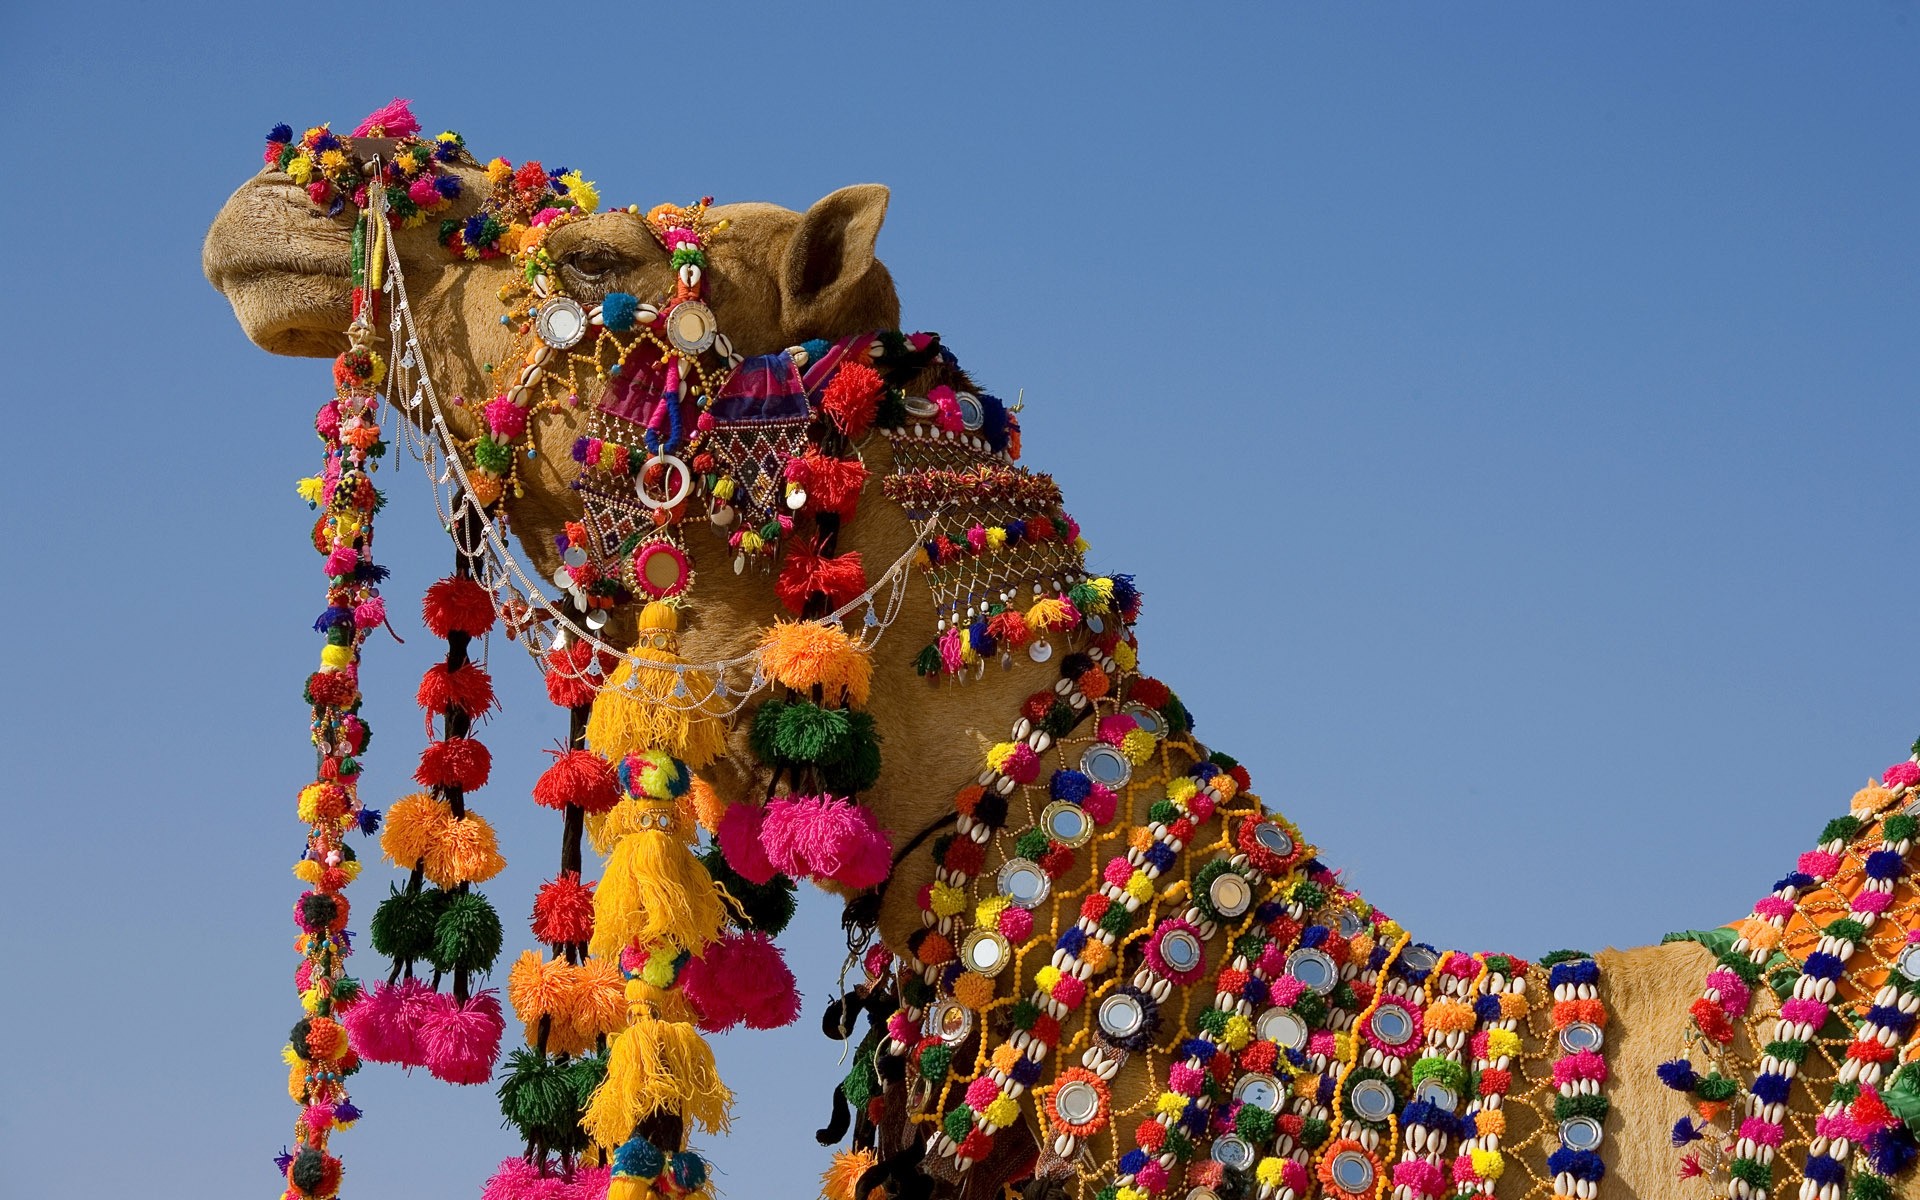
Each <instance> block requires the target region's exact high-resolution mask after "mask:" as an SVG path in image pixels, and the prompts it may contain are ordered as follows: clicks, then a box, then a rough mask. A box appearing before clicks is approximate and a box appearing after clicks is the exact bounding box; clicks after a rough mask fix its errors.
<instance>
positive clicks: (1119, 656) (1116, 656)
mask: <svg viewBox="0 0 1920 1200" xmlns="http://www.w3.org/2000/svg"><path fill="white" fill-rule="evenodd" d="M1113 663H1114V665H1115V666H1117V667H1119V668H1120V669H1121V670H1122V671H1131V670H1133V669H1134V668H1135V667H1137V666H1139V665H1140V652H1139V651H1138V650H1135V649H1134V648H1133V647H1132V646H1130V645H1128V644H1127V643H1126V642H1121V643H1120V644H1119V645H1117V646H1115V647H1114V648H1113Z"/></svg>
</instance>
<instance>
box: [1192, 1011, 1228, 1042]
mask: <svg viewBox="0 0 1920 1200" xmlns="http://www.w3.org/2000/svg"><path fill="white" fill-rule="evenodd" d="M1194 1028H1195V1029H1197V1030H1199V1031H1200V1032H1201V1033H1210V1034H1212V1035H1213V1036H1214V1037H1216V1038H1218V1037H1221V1036H1223V1035H1224V1034H1225V1033H1226V1032H1227V1014H1226V1013H1224V1012H1222V1011H1221V1010H1219V1009H1217V1008H1209V1009H1207V1010H1206V1011H1204V1012H1202V1013H1201V1014H1200V1015H1199V1017H1198V1018H1196V1019H1195V1021H1194Z"/></svg>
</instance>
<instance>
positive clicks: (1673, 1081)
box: [1654, 1058, 1700, 1092]
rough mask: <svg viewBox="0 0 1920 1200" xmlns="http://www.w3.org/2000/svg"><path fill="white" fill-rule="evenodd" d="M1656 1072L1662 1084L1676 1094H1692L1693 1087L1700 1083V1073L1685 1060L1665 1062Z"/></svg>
mask: <svg viewBox="0 0 1920 1200" xmlns="http://www.w3.org/2000/svg"><path fill="white" fill-rule="evenodd" d="M1654 1070H1655V1071H1656V1072H1657V1073H1658V1074H1659V1076H1660V1082H1661V1083H1664V1084H1666V1085H1667V1086H1668V1087H1670V1088H1672V1089H1673V1090H1674V1091H1676V1092H1691V1091H1692V1090H1693V1085H1694V1084H1696V1083H1699V1082H1700V1076H1699V1073H1698V1072H1696V1071H1695V1070H1694V1069H1693V1064H1692V1063H1690V1062H1688V1061H1687V1060H1686V1059H1684V1058H1676V1059H1672V1060H1670V1061H1668V1062H1663V1063H1661V1064H1660V1065H1659V1066H1658V1067H1656V1068H1654Z"/></svg>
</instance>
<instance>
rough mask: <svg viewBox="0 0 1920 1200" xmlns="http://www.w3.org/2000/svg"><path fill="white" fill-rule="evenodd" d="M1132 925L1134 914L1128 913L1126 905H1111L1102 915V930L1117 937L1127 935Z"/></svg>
mask: <svg viewBox="0 0 1920 1200" xmlns="http://www.w3.org/2000/svg"><path fill="white" fill-rule="evenodd" d="M1132 925H1133V914H1132V913H1130V912H1128V911H1127V906H1126V905H1124V904H1115V905H1111V906H1109V907H1108V909H1107V911H1106V912H1103V913H1101V914H1100V928H1102V929H1104V930H1106V931H1107V932H1108V933H1111V934H1114V935H1116V936H1117V935H1119V934H1122V933H1125V932H1126V931H1127V930H1128V929H1129V928H1131V927H1132Z"/></svg>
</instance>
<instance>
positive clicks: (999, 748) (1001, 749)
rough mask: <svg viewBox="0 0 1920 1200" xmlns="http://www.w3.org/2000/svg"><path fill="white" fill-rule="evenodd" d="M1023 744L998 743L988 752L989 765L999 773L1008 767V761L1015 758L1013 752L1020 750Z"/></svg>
mask: <svg viewBox="0 0 1920 1200" xmlns="http://www.w3.org/2000/svg"><path fill="white" fill-rule="evenodd" d="M1022 744H1023V743H1021V742H998V743H996V744H995V745H994V746H993V748H992V749H990V750H988V751H987V765H988V766H990V767H992V768H993V769H994V770H996V771H998V770H999V769H1001V768H1002V767H1004V766H1006V765H1007V760H1008V759H1010V758H1012V757H1013V752H1014V751H1016V750H1018V749H1019V748H1020V747H1021V745H1022Z"/></svg>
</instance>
